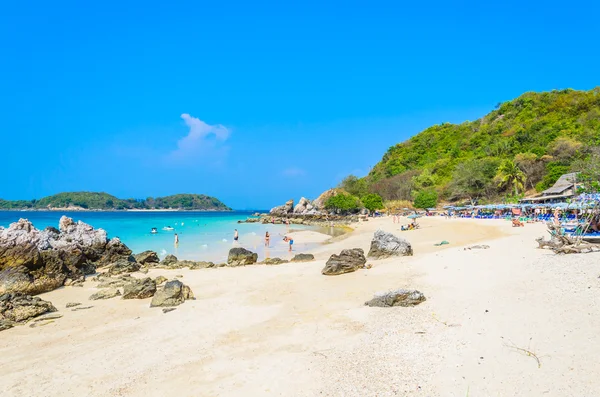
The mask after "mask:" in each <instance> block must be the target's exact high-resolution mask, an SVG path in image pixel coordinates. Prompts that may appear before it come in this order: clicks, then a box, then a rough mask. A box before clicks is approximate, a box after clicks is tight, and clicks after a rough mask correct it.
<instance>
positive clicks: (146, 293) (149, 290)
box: [123, 277, 156, 299]
mask: <svg viewBox="0 0 600 397" xmlns="http://www.w3.org/2000/svg"><path fill="white" fill-rule="evenodd" d="M155 293H156V282H155V281H154V280H152V279H151V278H150V277H147V278H144V279H135V280H134V281H133V282H131V283H129V284H125V286H124V287H123V299H146V298H150V297H151V296H154V294H155Z"/></svg>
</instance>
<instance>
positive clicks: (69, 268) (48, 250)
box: [0, 216, 131, 294]
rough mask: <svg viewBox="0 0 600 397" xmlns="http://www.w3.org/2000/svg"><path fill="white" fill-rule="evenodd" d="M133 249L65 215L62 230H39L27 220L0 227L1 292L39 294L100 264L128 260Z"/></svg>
mask: <svg viewBox="0 0 600 397" xmlns="http://www.w3.org/2000/svg"><path fill="white" fill-rule="evenodd" d="M130 256H131V250H130V249H129V248H127V246H125V245H124V244H123V243H121V241H120V240H119V239H117V238H115V239H112V240H108V238H107V235H106V232H105V231H104V230H102V229H94V228H93V227H91V226H90V225H87V224H85V223H83V222H77V223H75V222H74V221H73V220H72V219H71V218H67V217H64V216H63V217H62V218H61V219H60V223H59V229H56V228H53V227H48V228H46V229H44V230H39V229H36V228H35V227H33V224H32V223H31V222H29V221H28V220H26V219H20V220H19V221H18V222H15V223H12V224H11V225H10V226H9V227H8V228H2V227H0V294H3V293H6V292H21V293H25V294H39V293H42V292H47V291H51V290H53V289H56V288H58V287H60V286H62V285H64V282H65V280H67V279H70V280H73V281H76V280H82V279H83V278H84V276H85V275H86V274H92V273H94V272H95V271H96V267H97V266H104V265H108V264H110V263H113V262H115V261H117V260H119V259H125V260H128V259H129V257H130Z"/></svg>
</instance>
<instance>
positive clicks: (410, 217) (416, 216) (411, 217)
mask: <svg viewBox="0 0 600 397" xmlns="http://www.w3.org/2000/svg"><path fill="white" fill-rule="evenodd" d="M421 216H422V215H419V214H412V215H409V216H407V218H408V219H417V218H420V217H421Z"/></svg>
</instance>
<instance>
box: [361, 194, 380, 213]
mask: <svg viewBox="0 0 600 397" xmlns="http://www.w3.org/2000/svg"><path fill="white" fill-rule="evenodd" d="M360 201H362V203H363V205H364V206H365V208H366V209H368V210H369V211H375V210H381V209H383V208H384V206H383V200H382V199H381V196H380V195H378V194H377V193H369V194H367V195H364V196H363V197H361V199H360Z"/></svg>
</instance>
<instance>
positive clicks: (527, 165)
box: [514, 152, 551, 189]
mask: <svg viewBox="0 0 600 397" xmlns="http://www.w3.org/2000/svg"><path fill="white" fill-rule="evenodd" d="M550 159H551V157H550V156H538V155H537V154H535V153H531V152H529V153H519V154H517V155H516V156H515V158H514V162H515V164H517V166H518V167H519V168H520V169H521V171H523V172H524V173H525V177H526V180H527V182H526V183H527V185H529V186H530V187H531V188H532V189H533V188H534V187H535V184H536V183H538V182H539V181H541V180H542V177H543V176H544V171H545V170H546V163H547V162H548V161H550Z"/></svg>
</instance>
